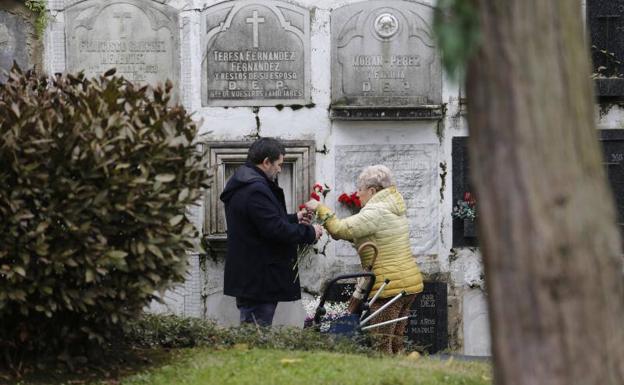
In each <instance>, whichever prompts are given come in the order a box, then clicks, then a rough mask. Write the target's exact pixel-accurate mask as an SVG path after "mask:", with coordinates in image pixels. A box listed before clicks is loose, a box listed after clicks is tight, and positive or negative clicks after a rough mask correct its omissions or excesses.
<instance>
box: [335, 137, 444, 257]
mask: <svg viewBox="0 0 624 385" xmlns="http://www.w3.org/2000/svg"><path fill="white" fill-rule="evenodd" d="M373 164H383V165H385V166H387V167H389V168H390V170H391V171H392V172H393V174H394V177H395V179H396V182H397V188H398V190H399V192H400V193H401V194H402V195H403V198H404V199H405V204H406V206H407V218H408V220H409V225H410V241H411V243H412V252H413V253H414V255H424V254H437V252H438V250H437V246H438V239H439V231H438V222H439V221H438V208H437V203H438V199H439V195H438V189H439V187H438V145H436V144H415V145H407V144H405V145H367V146H358V145H350V146H336V189H335V190H334V194H333V196H334V197H336V198H337V197H338V196H339V195H340V194H341V193H343V192H346V193H351V192H353V191H356V181H357V177H358V175H359V174H360V172H361V171H362V170H363V169H364V167H365V166H370V165H373ZM331 196H332V195H329V196H328V197H331ZM336 207H337V215H338V217H340V218H343V217H346V216H349V215H351V213H350V212H349V211H347V209H346V208H344V207H343V206H341V205H340V204H339V203H336ZM337 242H338V243H337V245H336V254H337V256H338V257H354V256H356V254H355V250H354V248H353V247H352V246H351V244H349V243H348V242H345V241H337Z"/></svg>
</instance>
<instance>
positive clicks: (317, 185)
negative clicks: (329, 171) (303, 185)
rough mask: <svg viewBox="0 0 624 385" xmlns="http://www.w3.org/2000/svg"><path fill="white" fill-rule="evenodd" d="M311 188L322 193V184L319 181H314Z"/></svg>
mask: <svg viewBox="0 0 624 385" xmlns="http://www.w3.org/2000/svg"><path fill="white" fill-rule="evenodd" d="M312 190H314V191H315V192H317V193H322V192H323V185H322V184H320V183H315V184H314V187H312Z"/></svg>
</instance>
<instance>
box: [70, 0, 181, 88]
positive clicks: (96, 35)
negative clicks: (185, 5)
mask: <svg viewBox="0 0 624 385" xmlns="http://www.w3.org/2000/svg"><path fill="white" fill-rule="evenodd" d="M65 20H66V26H65V35H66V36H65V38H66V40H65V41H66V55H67V70H68V71H70V72H78V71H84V72H85V74H87V75H88V76H97V75H101V74H103V73H104V72H106V71H107V70H109V69H111V68H116V69H117V75H121V76H123V77H125V78H126V79H128V80H130V81H133V82H137V83H139V84H151V85H155V84H157V83H164V82H165V81H166V80H167V79H169V80H172V81H173V83H174V84H175V85H176V86H177V85H178V84H179V78H180V66H179V62H180V57H179V56H180V54H179V46H180V43H179V30H180V28H179V24H178V11H177V10H176V9H175V8H173V7H170V6H168V5H164V4H162V2H157V1H151V0H111V1H100V0H87V1H83V2H78V3H75V4H74V5H71V6H69V7H68V8H67V9H66V10H65ZM174 95H175V97H177V95H178V92H177V91H175V94H174Z"/></svg>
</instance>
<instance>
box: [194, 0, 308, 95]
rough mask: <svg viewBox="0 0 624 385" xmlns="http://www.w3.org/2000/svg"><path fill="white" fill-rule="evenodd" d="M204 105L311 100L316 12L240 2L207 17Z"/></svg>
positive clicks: (211, 10)
mask: <svg viewBox="0 0 624 385" xmlns="http://www.w3.org/2000/svg"><path fill="white" fill-rule="evenodd" d="M202 52H203V54H202V105H204V106H274V105H278V104H289V105H293V104H307V103H309V102H310V14H309V12H308V10H307V9H305V8H302V7H299V6H296V5H293V4H290V3H286V2H281V1H271V0H264V1H257V0H256V1H236V2H225V3H222V4H218V5H215V6H212V7H209V8H208V9H206V10H205V11H204V12H203V15H202Z"/></svg>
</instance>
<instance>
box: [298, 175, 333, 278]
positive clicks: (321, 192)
mask: <svg viewBox="0 0 624 385" xmlns="http://www.w3.org/2000/svg"><path fill="white" fill-rule="evenodd" d="M330 191H331V189H330V188H329V186H328V185H326V184H320V183H316V184H314V186H313V187H312V193H311V194H310V199H314V200H317V201H319V202H320V201H321V197H322V198H323V199H325V197H326V196H327V194H329V192H330ZM305 208H306V207H305V204H303V203H302V204H300V205H299V210H303V209H305ZM332 216H333V214H332V215H326V216H325V217H323V218H319V216H318V215H317V214H316V213H314V214H313V215H312V219H311V221H310V224H319V225H321V226H323V225H324V224H325V222H327V220H328V219H329V218H331V217H332ZM313 252H317V249H316V248H315V247H314V244H303V245H299V246H298V247H297V260H296V261H295V264H294V266H293V270H295V269H298V268H299V266H301V262H302V260H303V259H304V258H306V257H307V256H309V255H311V254H312V253H313ZM297 277H299V270H297V274H296V275H295V281H296V280H297Z"/></svg>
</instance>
